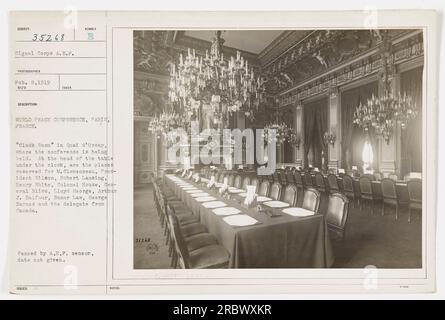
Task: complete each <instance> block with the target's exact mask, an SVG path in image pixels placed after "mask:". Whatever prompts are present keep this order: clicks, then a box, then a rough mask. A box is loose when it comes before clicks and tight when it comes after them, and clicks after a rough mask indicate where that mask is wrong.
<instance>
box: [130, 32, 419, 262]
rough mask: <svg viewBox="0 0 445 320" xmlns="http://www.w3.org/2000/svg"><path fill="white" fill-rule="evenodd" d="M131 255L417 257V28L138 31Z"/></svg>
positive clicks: (198, 258)
mask: <svg viewBox="0 0 445 320" xmlns="http://www.w3.org/2000/svg"><path fill="white" fill-rule="evenodd" d="M132 49H133V101H134V105H133V239H134V244H133V268H134V269H137V270H144V269H219V268H230V269H241V268H244V269H269V268H277V269H280V268H291V269H292V268H302V269H303V268H304V269H308V268H309V269H324V268H334V269H335V268H336V269H363V268H371V269H372V268H378V269H421V268H423V267H425V266H424V265H423V261H424V260H423V254H425V252H422V248H423V246H422V241H423V240H422V239H423V234H422V230H425V229H424V228H422V221H424V220H423V215H422V181H423V180H422V171H423V152H422V150H423V149H422V141H423V138H424V137H423V130H422V109H423V104H424V101H425V100H424V97H425V92H424V90H425V89H424V88H425V83H424V74H425V70H424V65H425V58H424V33H423V30H422V29H406V28H405V29H404V28H390V29H384V28H373V29H371V28H370V29H365V28H362V29H315V28H314V29H313V30H311V29H298V30H286V29H283V30H278V29H264V30H262V29H251V30H248V29H243V30H235V29H227V30H224V29H223V28H221V29H218V30H215V29H213V30H204V29H199V30H195V29H191V30H161V29H159V30H155V29H150V30H137V29H135V30H133V48H132Z"/></svg>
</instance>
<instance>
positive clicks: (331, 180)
mask: <svg viewBox="0 0 445 320" xmlns="http://www.w3.org/2000/svg"><path fill="white" fill-rule="evenodd" d="M328 185H329V192H330V193H336V192H340V187H339V185H338V181H337V176H336V175H335V174H333V173H330V174H328Z"/></svg>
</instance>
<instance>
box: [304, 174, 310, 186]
mask: <svg viewBox="0 0 445 320" xmlns="http://www.w3.org/2000/svg"><path fill="white" fill-rule="evenodd" d="M304 185H305V186H306V187H312V175H311V173H310V172H305V173H304Z"/></svg>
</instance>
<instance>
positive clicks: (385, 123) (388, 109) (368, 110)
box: [354, 33, 418, 144]
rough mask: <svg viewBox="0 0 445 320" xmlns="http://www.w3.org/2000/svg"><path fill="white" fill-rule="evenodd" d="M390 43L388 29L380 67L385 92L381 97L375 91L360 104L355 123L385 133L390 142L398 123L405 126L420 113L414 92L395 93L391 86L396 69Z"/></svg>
mask: <svg viewBox="0 0 445 320" xmlns="http://www.w3.org/2000/svg"><path fill="white" fill-rule="evenodd" d="M390 52H391V43H390V41H389V37H388V35H387V33H385V34H384V40H383V53H382V62H383V66H382V69H381V72H380V74H381V84H382V87H381V91H383V94H381V95H379V96H378V97H376V96H374V95H372V97H371V99H368V100H367V102H366V104H365V105H362V104H361V103H360V105H359V106H358V107H357V109H356V110H355V113H354V123H355V124H357V125H358V126H359V127H361V128H362V129H363V130H364V131H365V132H366V134H369V133H370V129H371V128H372V129H374V133H375V134H376V135H377V136H380V137H382V138H383V139H384V140H385V141H386V143H387V144H389V141H390V139H391V137H392V135H393V133H394V129H395V126H396V124H399V125H400V127H401V129H402V130H403V129H405V128H406V127H407V125H408V123H409V122H410V121H411V120H412V119H414V118H415V117H416V116H417V113H418V112H417V106H416V104H415V103H414V102H413V99H412V98H411V96H408V95H407V94H406V93H404V94H403V95H401V94H399V93H397V94H393V92H392V88H391V78H392V74H393V72H394V70H393V68H392V66H391V65H390V64H389V63H388V60H389V59H390Z"/></svg>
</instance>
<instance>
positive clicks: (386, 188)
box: [381, 178, 399, 220]
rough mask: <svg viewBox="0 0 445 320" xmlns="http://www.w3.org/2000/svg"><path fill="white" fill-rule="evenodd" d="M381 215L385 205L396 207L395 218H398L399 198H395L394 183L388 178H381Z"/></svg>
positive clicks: (383, 212)
mask: <svg viewBox="0 0 445 320" xmlns="http://www.w3.org/2000/svg"><path fill="white" fill-rule="evenodd" d="M381 183H382V197H383V202H382V216H384V215H385V207H386V205H390V206H394V207H395V208H396V220H397V219H398V218H399V200H398V198H397V191H396V183H395V181H394V180H392V179H389V178H383V179H382V182H381Z"/></svg>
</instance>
